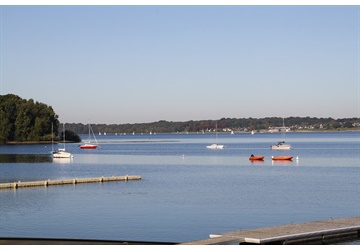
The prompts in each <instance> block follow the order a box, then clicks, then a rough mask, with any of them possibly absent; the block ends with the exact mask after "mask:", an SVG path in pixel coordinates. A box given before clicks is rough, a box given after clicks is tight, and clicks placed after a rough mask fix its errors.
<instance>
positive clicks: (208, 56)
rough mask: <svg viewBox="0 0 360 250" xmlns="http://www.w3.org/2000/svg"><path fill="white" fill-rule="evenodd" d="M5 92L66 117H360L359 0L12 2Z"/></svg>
mask: <svg viewBox="0 0 360 250" xmlns="http://www.w3.org/2000/svg"><path fill="white" fill-rule="evenodd" d="M0 22H1V23H0V73H1V76H0V91H1V95H6V94H9V93H11V94H15V95H18V96H20V97H21V98H24V99H30V98H32V99H33V100H34V101H38V102H42V103H45V104H47V105H49V106H52V108H53V109H54V111H55V113H56V114H58V115H59V120H60V122H66V123H84V124H85V123H88V122H91V123H98V124H99V123H103V124H124V123H143V122H154V121H159V120H167V121H189V120H207V119H211V120H216V119H221V118H249V117H252V118H264V117H290V116H299V117H306V116H309V117H325V118H327V117H332V118H335V119H337V118H350V117H359V114H360V101H359V99H360V81H359V68H360V66H359V61H360V60H359V54H360V52H359V50H360V49H359V47H360V45H359V44H360V39H359V31H360V28H359V26H360V7H359V6H354V5H345V6H341V5H340V6H339V5H331V6H325V5H320V6H314V5H300V6H298V5H295V6H291V5H290V6H284V5H266V6H265V5H255V6H252V5H115V6H113V5H103V6H102V5H86V6H85V5H79V6H74V5H59V6H58V5H56V6H51V5H50V6H44V5H30V6H26V5H14V6H12V5H2V6H0Z"/></svg>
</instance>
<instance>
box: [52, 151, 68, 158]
mask: <svg viewBox="0 0 360 250" xmlns="http://www.w3.org/2000/svg"><path fill="white" fill-rule="evenodd" d="M52 156H53V158H71V157H72V154H71V153H68V152H61V151H60V152H53V153H52Z"/></svg>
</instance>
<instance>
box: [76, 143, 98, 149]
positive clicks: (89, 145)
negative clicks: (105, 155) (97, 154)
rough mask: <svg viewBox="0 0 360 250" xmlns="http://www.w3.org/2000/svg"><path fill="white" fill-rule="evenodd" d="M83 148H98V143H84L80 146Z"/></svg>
mask: <svg viewBox="0 0 360 250" xmlns="http://www.w3.org/2000/svg"><path fill="white" fill-rule="evenodd" d="M80 148H81V149H96V148H97V145H92V144H84V145H81V146H80Z"/></svg>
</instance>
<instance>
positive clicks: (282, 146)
mask: <svg viewBox="0 0 360 250" xmlns="http://www.w3.org/2000/svg"><path fill="white" fill-rule="evenodd" d="M282 130H283V136H284V137H285V134H284V133H285V123H284V118H283V126H282ZM271 149H272V150H290V149H293V148H292V146H291V145H290V144H286V143H285V141H284V140H283V141H279V142H277V143H276V144H275V145H272V146H271Z"/></svg>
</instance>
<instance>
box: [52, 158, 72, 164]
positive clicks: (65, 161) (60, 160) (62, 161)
mask: <svg viewBox="0 0 360 250" xmlns="http://www.w3.org/2000/svg"><path fill="white" fill-rule="evenodd" d="M73 159H74V158H73V157H71V158H53V163H60V164H69V163H72V162H73Z"/></svg>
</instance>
